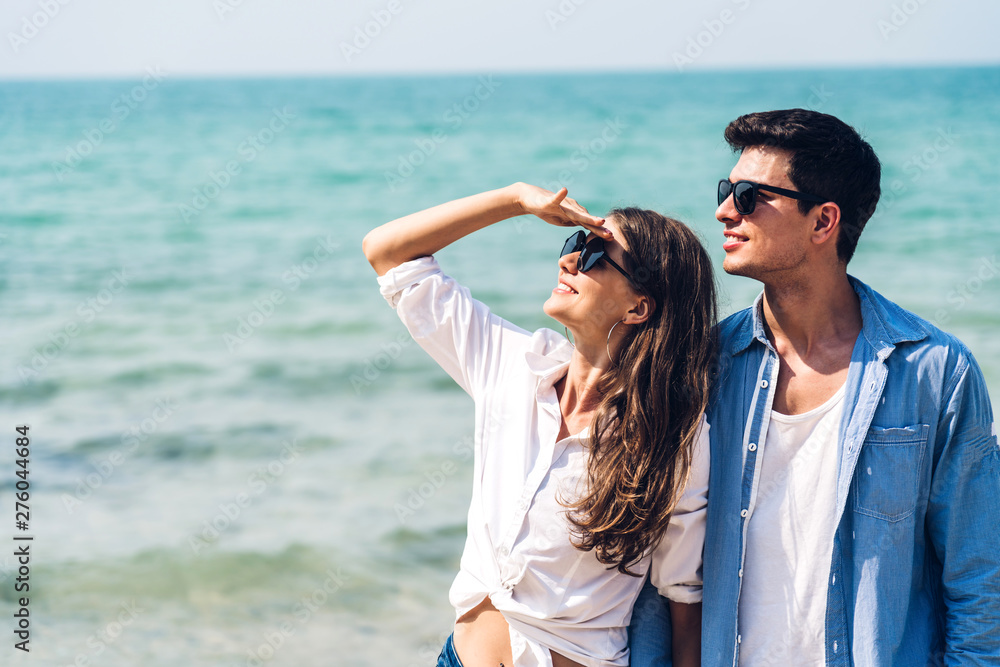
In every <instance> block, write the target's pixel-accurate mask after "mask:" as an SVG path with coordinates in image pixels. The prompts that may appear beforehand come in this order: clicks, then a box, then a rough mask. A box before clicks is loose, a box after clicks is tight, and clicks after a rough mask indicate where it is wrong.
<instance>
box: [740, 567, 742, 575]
mask: <svg viewBox="0 0 1000 667" xmlns="http://www.w3.org/2000/svg"><path fill="white" fill-rule="evenodd" d="M740 576H741V577H742V576H743V568H742V567H741V568H740Z"/></svg>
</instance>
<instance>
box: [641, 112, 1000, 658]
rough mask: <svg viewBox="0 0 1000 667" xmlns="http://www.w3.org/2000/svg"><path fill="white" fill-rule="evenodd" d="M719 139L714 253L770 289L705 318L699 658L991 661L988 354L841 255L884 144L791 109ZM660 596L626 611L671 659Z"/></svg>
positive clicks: (650, 654) (993, 550)
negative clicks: (865, 279)
mask: <svg viewBox="0 0 1000 667" xmlns="http://www.w3.org/2000/svg"><path fill="white" fill-rule="evenodd" d="M725 137H726V140H727V142H728V143H729V145H730V146H731V147H732V148H733V150H734V151H737V152H738V153H739V160H738V162H737V163H736V166H735V167H734V168H733V170H732V172H731V173H730V175H729V179H728V180H724V181H722V182H720V183H719V207H718V209H717V211H716V218H718V220H719V221H720V222H722V223H723V224H724V225H725V230H724V232H723V233H724V235H725V243H724V245H723V249H724V250H725V252H726V258H725V261H724V262H723V269H725V271H726V272H727V273H731V274H734V275H740V276H746V277H748V278H753V279H755V280H759V281H760V282H761V283H763V286H764V289H763V292H762V293H761V295H760V296H759V297H758V298H757V300H756V301H755V303H754V304H753V306H752V307H751V308H748V309H746V310H743V311H740V312H738V313H736V314H734V315H732V316H731V317H729V318H727V319H726V320H725V321H723V322H722V323H721V324H720V325H719V338H720V340H719V342H720V365H719V374H718V377H717V381H716V385H715V388H714V391H713V397H712V401H711V404H710V406H709V412H708V419H709V422H710V424H711V427H712V428H711V442H712V465H711V477H710V491H709V504H708V529H707V530H708V532H707V537H706V544H705V556H704V602H703V605H704V606H703V620H702V662H703V664H705V665H824V664H825V665H938V664H948V665H987V664H989V665H1000V449H998V444H997V438H996V432H995V426H994V424H993V413H992V408H991V405H990V399H989V396H988V395H987V390H986V385H985V382H984V380H983V376H982V373H981V371H980V369H979V366H978V365H977V364H976V361H975V359H974V358H973V356H972V354H971V353H970V352H969V350H968V348H966V347H965V346H964V345H963V344H962V343H961V342H960V341H959V340H958V339H956V338H955V337H954V336H951V335H949V334H946V333H944V332H942V331H941V330H939V329H937V328H936V327H934V326H933V325H931V324H930V323H928V322H926V321H924V320H922V319H920V318H918V317H917V316H916V315H914V314H912V313H909V312H907V311H905V310H903V309H902V308H900V307H899V306H897V305H896V304H894V303H892V302H891V301H889V300H888V299H886V298H885V297H883V296H881V295H880V294H878V293H877V292H875V291H874V290H873V289H872V288H870V287H868V286H867V285H865V284H864V283H862V282H861V281H859V280H857V279H856V278H854V277H852V276H849V275H848V274H847V263H848V262H849V261H850V259H851V256H852V255H853V253H854V249H855V246H856V244H857V241H858V237H859V235H860V234H861V231H862V230H863V229H864V226H865V223H866V222H867V221H868V219H869V218H870V217H871V215H872V213H873V212H874V210H875V206H876V204H877V203H878V198H879V194H880V190H879V178H880V172H881V168H880V165H879V161H878V158H877V157H876V156H875V153H874V151H873V150H872V148H871V146H869V145H868V144H867V143H866V142H865V141H864V140H862V139H861V137H860V136H858V134H857V133H856V132H855V131H854V130H853V129H852V128H851V127H849V126H848V125H846V124H844V123H843V122H842V121H840V120H838V119H837V118H834V117H833V116H829V115H827V114H821V113H817V112H813V111H806V110H802V109H793V110H788V111H771V112H764V113H754V114H748V115H746V116H742V117H740V118H737V119H736V120H735V121H733V122H732V123H730V124H729V126H728V127H727V128H726V131H725ZM900 233H901V234H904V233H905V230H900ZM654 593H655V591H654ZM655 598H656V596H655V595H652V596H651V595H649V589H647V590H646V591H645V592H644V595H643V596H642V597H641V598H640V600H639V602H638V603H637V605H636V609H635V613H634V616H633V624H632V631H633V639H632V648H633V655H632V665H634V666H637V667H643V666H644V665H653V664H666V663H665V662H659V661H660V660H664V659H665V656H663V655H662V654H663V653H664V651H666V650H669V649H665V648H664V647H663V646H662V644H661V643H659V642H658V640H657V637H658V634H659V633H660V632H662V627H660V626H662V625H663V624H664V623H665V622H669V621H665V620H664V619H663V618H662V616H663V608H662V605H661V604H658V601H657V600H656V599H655Z"/></svg>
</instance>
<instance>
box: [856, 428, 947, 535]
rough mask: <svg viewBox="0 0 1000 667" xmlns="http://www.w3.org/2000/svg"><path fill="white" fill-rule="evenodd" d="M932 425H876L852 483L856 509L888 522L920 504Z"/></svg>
mask: <svg viewBox="0 0 1000 667" xmlns="http://www.w3.org/2000/svg"><path fill="white" fill-rule="evenodd" d="M929 432H930V426H929V425H928V424H915V425H913V426H901V427H894V428H883V427H880V426H872V427H871V428H869V429H868V436H867V437H866V438H865V442H864V445H863V446H862V447H861V452H860V455H859V456H858V464H857V467H856V468H855V470H854V480H853V481H852V482H851V486H852V489H851V490H852V492H853V495H854V505H853V507H854V511H855V512H857V513H859V514H864V515H867V516H871V517H874V518H876V519H882V520H884V521H889V522H896V521H902V520H903V519H905V518H907V517H909V516H910V515H911V514H913V512H914V510H915V509H916V506H917V488H918V482H919V480H920V478H921V464H922V463H923V458H924V451H925V450H926V449H927V436H928V433H929Z"/></svg>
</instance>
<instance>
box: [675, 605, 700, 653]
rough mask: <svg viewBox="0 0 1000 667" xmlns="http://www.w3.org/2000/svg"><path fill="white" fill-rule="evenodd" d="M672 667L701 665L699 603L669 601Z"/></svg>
mask: <svg viewBox="0 0 1000 667" xmlns="http://www.w3.org/2000/svg"><path fill="white" fill-rule="evenodd" d="M670 627H671V630H672V634H673V641H672V644H673V661H674V667H698V666H699V665H701V603H700V602H698V603H695V604H682V603H680V602H674V601H673V600H671V601H670Z"/></svg>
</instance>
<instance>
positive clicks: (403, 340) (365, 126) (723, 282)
mask: <svg viewBox="0 0 1000 667" xmlns="http://www.w3.org/2000/svg"><path fill="white" fill-rule="evenodd" d="M143 76H145V77H146V78H145V80H143ZM143 76H139V77H137V78H136V79H134V80H128V81H126V80H119V81H89V82H45V83H41V82H37V83H32V82H18V83H13V82H7V83H0V147H2V149H0V316H2V326H0V349H2V351H3V354H2V363H0V443H6V444H5V445H2V446H0V452H3V453H2V455H0V456H2V458H0V544H4V545H11V544H13V542H12V541H10V540H11V538H12V537H13V536H14V534H15V532H18V531H16V530H15V528H14V526H13V523H14V517H13V513H14V508H13V492H14V490H15V489H14V482H15V480H16V478H15V477H14V471H15V467H14V461H13V459H14V454H13V438H14V435H15V434H14V427H15V426H16V425H18V424H22V423H26V424H30V426H31V431H30V433H31V436H32V443H33V444H32V449H31V452H32V453H31V472H30V479H31V484H32V487H31V488H32V495H31V522H30V533H31V534H33V535H34V536H35V541H34V542H33V543H32V547H31V548H32V556H33V559H32V563H31V573H30V577H31V579H30V585H31V592H30V599H31V602H30V610H31V619H32V624H31V631H32V635H31V644H30V646H31V649H32V650H31V654H30V656H29V655H22V654H20V652H16V651H13V650H12V644H13V635H12V634H11V633H10V630H9V628H10V627H11V626H12V621H11V618H12V616H11V614H12V613H13V611H14V609H15V595H14V592H13V584H14V579H15V577H16V576H17V575H16V572H15V562H14V558H13V557H12V556H11V555H9V554H11V553H12V551H13V549H11V548H8V546H3V547H0V554H4V555H0V579H2V581H0V616H2V617H3V618H4V619H6V620H5V621H3V623H2V624H0V629H3V632H2V633H0V636H2V637H4V638H5V639H4V645H3V646H2V647H0V651H2V653H3V655H4V656H5V657H4V658H3V660H2V662H3V664H12V665H27V664H32V665H53V666H64V665H70V664H73V663H74V662H77V664H90V665H111V666H115V665H145V666H148V667H160V666H164V667H166V666H180V665H184V666H191V667H200V666H209V665H211V666H217V665H225V666H236V665H240V666H243V665H262V664H267V665H306V666H312V665H317V666H318V665H385V664H393V665H403V666H408V665H427V664H432V663H433V658H434V656H435V655H436V653H437V650H438V649H439V647H440V643H441V641H443V639H444V637H445V636H446V634H447V632H448V631H449V626H450V623H451V621H452V612H451V609H450V608H449V606H448V602H447V589H448V586H449V584H450V582H451V579H452V577H453V575H454V572H455V570H456V568H457V564H458V558H459V555H460V551H461V547H462V543H463V540H464V520H465V512H466V508H467V503H468V497H469V493H470V489H471V485H470V481H471V480H470V478H469V477H470V468H471V456H470V440H469V438H470V436H471V433H472V424H473V420H472V404H471V401H470V400H469V399H468V398H467V397H466V396H465V395H464V394H463V393H462V392H461V391H460V390H459V389H457V388H456V387H455V386H454V385H453V384H452V383H451V381H450V380H449V379H448V378H447V377H446V376H445V375H444V374H443V372H441V371H440V370H439V369H438V368H437V367H436V366H435V365H433V363H432V362H431V361H430V360H429V358H428V357H427V356H426V355H425V354H424V353H423V352H422V351H420V350H419V349H418V348H417V347H416V346H415V345H413V344H412V343H410V342H409V340H408V338H407V337H406V336H405V332H404V329H403V327H402V325H401V324H400V323H399V321H398V319H397V318H396V316H395V314H394V313H393V312H392V311H391V310H390V309H389V308H388V306H387V305H386V304H385V302H384V301H383V300H382V298H381V297H380V296H379V294H378V290H377V285H376V283H375V279H374V273H373V272H372V271H371V269H370V268H369V267H368V265H367V263H366V262H365V260H364V257H363V256H362V254H361V251H360V243H361V239H362V237H363V236H364V234H365V233H366V232H367V231H368V230H369V229H371V228H372V227H375V226H376V225H378V224H381V223H382V222H385V221H387V220H390V219H392V218H394V217H398V216H400V215H403V214H406V213H409V212H412V211H415V210H418V209H420V208H424V207H427V206H430V205H433V204H437V203H441V202H443V201H446V200H449V199H453V198H457V197H461V196H465V195H468V194H473V193H475V192H479V191H482V190H486V189H491V188H494V187H499V186H501V185H505V184H508V183H511V182H514V181H518V180H523V181H528V182H533V183H537V184H541V185H557V184H565V185H567V186H568V187H569V190H570V195H571V196H573V197H575V198H576V199H578V200H579V201H580V202H581V203H583V204H584V205H586V206H587V207H588V208H590V210H592V211H595V212H603V211H606V210H607V209H609V208H611V207H612V206H616V205H629V204H635V205H640V206H644V207H649V208H655V209H657V210H660V211H662V212H664V213H668V214H672V215H674V216H676V217H679V218H680V219H682V220H685V221H687V222H689V223H690V224H691V225H692V226H693V227H694V228H696V229H697V230H698V232H699V233H700V234H701V236H702V237H703V239H704V241H705V243H706V244H707V245H708V247H709V248H710V249H711V254H712V256H713V258H714V259H715V260H716V262H717V263H718V265H721V261H722V257H723V252H722V250H721V244H722V234H721V229H722V225H721V224H720V223H718V222H716V221H715V219H714V215H713V214H714V210H715V203H714V197H715V195H714V192H715V183H716V181H717V180H718V179H719V178H720V177H724V176H726V175H728V172H729V170H730V168H731V166H732V165H733V164H734V161H735V160H734V157H733V156H732V154H731V153H730V152H729V151H728V150H727V149H726V147H725V145H724V143H723V141H722V138H721V134H722V129H723V128H724V127H725V125H726V123H727V122H728V121H729V120H731V119H732V118H734V117H735V116H737V115H739V114H741V113H745V112H748V111H753V110H760V109H768V108H787V107H810V108H813V109H817V110H820V111H824V112H829V113H833V114H835V115H838V116H840V117H841V118H843V119H845V120H846V121H848V122H850V123H851V124H853V125H855V126H856V127H858V128H859V129H860V130H861V131H862V133H863V134H864V135H865V136H866V138H867V139H868V140H869V141H870V142H871V143H872V144H873V146H874V147H875V149H876V151H877V152H878V154H879V156H880V157H881V159H882V161H883V164H884V182H883V190H884V191H885V192H886V195H885V197H884V199H883V203H882V205H880V208H879V211H878V213H877V214H876V216H875V218H874V219H873V220H872V222H871V223H870V224H869V227H868V229H867V230H866V231H865V233H864V234H863V236H862V237H861V242H860V247H859V250H858V253H857V255H856V257H855V259H854V260H853V261H852V263H851V266H850V270H851V273H853V274H854V275H856V276H858V277H859V278H861V279H863V280H865V281H867V282H868V283H870V284H872V285H873V286H874V287H875V288H876V289H878V290H879V291H881V292H882V293H883V294H885V295H886V296H888V297H889V298H892V299H894V300H896V301H897V302H899V303H900V304H902V305H903V306H904V307H906V308H909V309H911V310H913V311H914V312H916V313H917V314H918V315H920V316H922V317H925V318H927V319H931V320H933V321H935V322H937V323H938V324H939V325H941V326H942V327H943V328H944V329H946V330H948V331H951V332H954V333H955V334H957V335H958V336H959V337H960V338H961V339H962V340H964V341H965V342H966V343H967V344H968V345H969V346H970V347H971V349H972V350H973V352H974V353H975V355H976V357H977V359H978V360H979V363H980V365H981V366H982V368H983V371H984V373H985V375H986V377H987V380H988V382H989V384H990V388H991V390H992V393H993V396H994V400H995V397H996V396H998V395H1000V337H998V336H997V333H998V331H1000V314H998V306H1000V265H998V260H997V250H996V248H997V243H996V242H995V241H990V240H989V239H990V238H992V232H991V231H990V229H991V224H992V221H993V219H994V218H995V211H996V197H997V194H998V188H997V182H998V175H1000V169H998V168H997V165H998V164H1000V124H998V121H997V119H998V118H1000V69H997V68H979V69H926V70H916V69H914V70H860V71H808V72H759V73H704V74H691V75H676V74H595V75H573V76H556V75H535V76H526V75H516V76H515V75H510V74H494V75H492V76H484V77H476V76H450V77H417V78H392V77H379V78H351V79H298V80H296V79H281V80H182V79H180V78H176V79H175V78H173V77H171V76H170V75H169V74H166V75H164V74H157V76H158V77H159V78H156V77H154V76H152V75H143ZM566 235H567V232H566V231H565V230H563V229H556V228H553V227H549V226H547V225H545V224H544V223H541V222H540V221H532V220H529V219H526V218H522V219H516V220H511V221H508V222H507V223H504V224H502V225H497V226H495V227H493V228H490V229H488V230H485V231H483V232H481V233H479V234H477V235H475V236H473V237H470V238H468V239H465V240H463V241H461V242H460V243H458V244H456V245H455V246H453V247H451V248H449V249H447V250H446V251H444V252H442V253H440V255H439V258H440V260H441V262H442V264H443V265H444V267H445V269H446V270H447V271H448V272H449V273H451V274H453V275H455V276H456V277H457V278H458V279H459V280H461V281H462V282H464V283H465V284H467V285H469V286H470V287H471V288H472V289H473V293H474V294H475V295H476V296H477V297H479V298H480V299H482V300H484V301H486V302H487V303H489V304H490V305H491V306H493V307H494V309H495V310H497V311H498V312H499V313H501V314H502V315H503V316H505V317H507V318H508V319H511V320H513V321H515V322H517V323H519V324H521V325H522V326H524V327H527V328H537V327H540V326H556V325H555V323H554V322H552V321H551V320H548V319H547V318H546V317H545V316H544V315H543V314H542V312H541V309H540V306H541V303H542V302H543V301H544V300H545V298H546V297H547V295H548V293H549V291H550V289H551V287H552V286H553V284H554V279H555V275H556V268H555V259H556V254H557V251H558V250H559V247H560V246H561V243H562V241H563V239H564V237H565V236H566ZM719 283H720V286H721V291H722V295H723V302H722V304H721V307H722V312H723V314H729V313H731V312H733V311H735V310H737V309H739V308H742V307H744V306H746V305H748V304H749V303H750V302H751V301H752V299H753V298H754V296H755V295H756V294H757V292H758V291H759V289H758V285H757V284H756V283H753V282H751V281H748V280H745V279H741V278H731V277H729V276H726V275H725V274H722V273H721V271H720V275H719ZM11 655H13V658H12V659H8V657H7V656H11Z"/></svg>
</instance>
